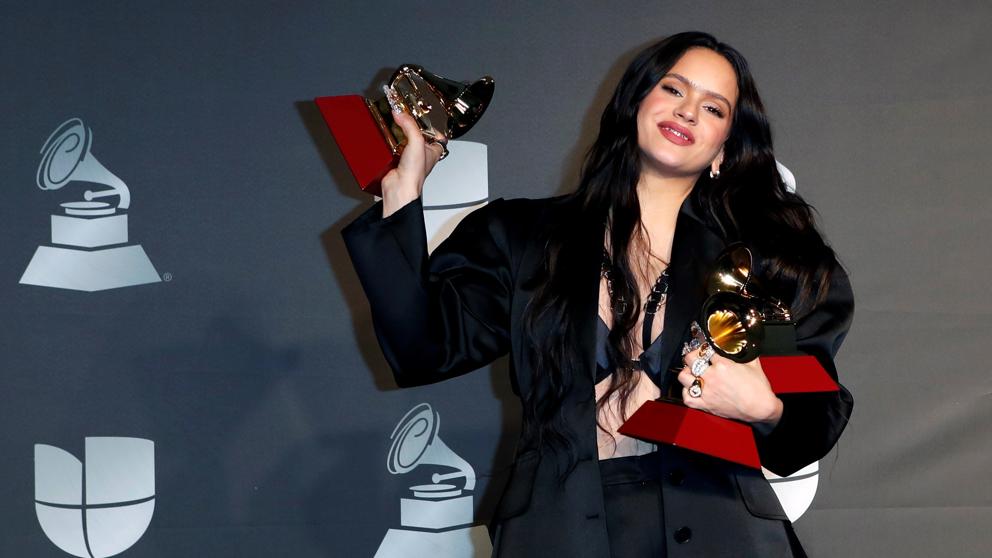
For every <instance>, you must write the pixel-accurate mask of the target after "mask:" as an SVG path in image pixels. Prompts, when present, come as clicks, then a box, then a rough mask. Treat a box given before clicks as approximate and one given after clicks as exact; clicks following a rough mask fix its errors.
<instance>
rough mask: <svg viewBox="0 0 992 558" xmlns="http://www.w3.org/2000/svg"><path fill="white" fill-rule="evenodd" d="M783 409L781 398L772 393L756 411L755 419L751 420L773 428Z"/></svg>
mask: <svg viewBox="0 0 992 558" xmlns="http://www.w3.org/2000/svg"><path fill="white" fill-rule="evenodd" d="M783 409H784V405H783V404H782V400H781V399H779V398H778V397H777V396H775V395H774V394H773V395H772V398H771V400H769V401H768V403H767V404H766V405H764V406H762V409H760V410H759V411H758V413H757V414H756V417H755V418H756V420H754V421H753V422H757V423H761V424H763V425H767V426H769V427H771V428H775V426H777V425H778V421H779V420H780V419H781V418H782V410H783Z"/></svg>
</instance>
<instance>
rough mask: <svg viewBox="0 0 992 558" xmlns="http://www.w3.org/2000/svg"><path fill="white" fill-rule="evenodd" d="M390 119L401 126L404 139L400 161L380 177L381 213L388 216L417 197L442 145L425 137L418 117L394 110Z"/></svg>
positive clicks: (439, 156) (441, 149)
mask: <svg viewBox="0 0 992 558" xmlns="http://www.w3.org/2000/svg"><path fill="white" fill-rule="evenodd" d="M393 120H394V121H395V122H396V123H397V124H399V126H400V128H402V129H403V134H405V135H406V138H407V140H406V141H407V143H406V146H404V148H403V154H402V155H400V164H399V165H398V166H397V167H396V168H395V169H392V170H390V171H389V172H388V173H386V176H384V177H382V216H383V217H389V216H390V215H392V214H393V213H394V212H396V211H397V210H398V209H400V208H401V207H403V206H405V205H406V204H408V203H410V202H412V201H413V200H415V199H417V198H419V197H420V194H421V193H422V192H423V190H424V180H426V179H427V175H428V174H430V172H431V169H433V168H434V165H435V164H437V162H438V160H440V158H441V154H442V153H443V152H444V148H443V147H441V145H439V144H437V143H434V142H430V143H429V142H427V141H426V140H425V139H424V135H423V133H421V131H420V127H419V126H417V121H416V120H414V118H413V116H411V115H410V114H408V113H406V112H402V113H395V112H394V113H393ZM442 141H446V140H443V139H442Z"/></svg>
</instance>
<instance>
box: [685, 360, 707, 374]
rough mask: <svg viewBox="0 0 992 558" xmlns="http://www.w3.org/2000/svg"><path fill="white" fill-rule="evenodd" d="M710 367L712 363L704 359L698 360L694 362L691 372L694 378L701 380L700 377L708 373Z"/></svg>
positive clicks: (690, 368)
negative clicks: (707, 369)
mask: <svg viewBox="0 0 992 558" xmlns="http://www.w3.org/2000/svg"><path fill="white" fill-rule="evenodd" d="M709 365H710V361H708V360H706V359H704V358H697V359H696V360H694V361H692V366H690V367H689V371H690V372H692V375H693V376H695V377H696V378H699V377H700V376H702V375H703V373H704V372H706V368H707V367H708V366H709Z"/></svg>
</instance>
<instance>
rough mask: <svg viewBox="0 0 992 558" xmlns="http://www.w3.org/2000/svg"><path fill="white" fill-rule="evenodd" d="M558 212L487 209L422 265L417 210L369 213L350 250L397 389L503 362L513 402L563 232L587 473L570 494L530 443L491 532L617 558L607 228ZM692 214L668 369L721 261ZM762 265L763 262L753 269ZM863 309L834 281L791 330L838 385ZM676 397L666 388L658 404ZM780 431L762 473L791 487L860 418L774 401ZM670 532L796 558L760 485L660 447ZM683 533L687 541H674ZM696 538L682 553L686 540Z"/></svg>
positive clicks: (696, 550)
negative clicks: (605, 405)
mask: <svg viewBox="0 0 992 558" xmlns="http://www.w3.org/2000/svg"><path fill="white" fill-rule="evenodd" d="M568 207H569V206H568V205H567V204H566V203H564V202H563V198H550V199H538V200H526V199H519V200H502V199H498V200H495V201H492V202H491V203H489V204H488V205H486V206H484V207H483V208H480V209H478V210H476V211H474V212H472V213H471V214H469V215H468V216H466V217H465V219H464V220H463V221H462V222H461V223H460V224H459V225H458V227H457V228H456V229H455V231H454V232H453V233H452V234H451V236H450V237H449V238H448V239H447V240H445V241H444V242H443V243H442V244H441V245H440V246H439V247H438V248H437V249H436V250H435V251H434V253H433V254H432V255H431V256H430V257H428V254H427V240H426V233H425V231H424V224H423V215H422V205H421V202H420V200H416V201H414V202H412V203H410V204H408V205H407V206H405V207H403V208H402V209H400V210H398V211H397V212H395V213H394V214H392V215H390V216H389V217H387V218H385V219H383V218H382V206H381V203H379V204H376V205H375V206H373V207H372V208H371V209H369V210H368V211H366V212H365V213H364V214H362V215H361V216H359V217H358V218H357V219H356V220H355V221H354V222H353V223H351V224H350V225H349V226H348V227H346V228H345V229H344V230H343V231H342V234H343V236H344V239H345V242H346V244H347V247H348V251H349V254H350V255H351V258H352V261H353V263H354V265H355V269H356V271H357V273H358V276H359V278H360V280H361V282H362V285H363V287H364V289H365V293H366V295H367V296H368V299H369V303H370V307H371V311H372V318H373V324H374V326H375V331H376V335H377V337H378V340H379V343H380V345H381V347H382V351H383V354H384V355H385V357H386V360H387V361H388V362H389V364H390V366H391V367H392V369H393V372H394V375H395V378H396V382H397V383H398V384H399V385H400V386H412V385H421V384H427V383H432V382H437V381H441V380H444V379H446V378H450V377H453V376H456V375H459V374H463V373H465V372H469V371H472V370H475V369H477V368H479V367H481V366H483V365H485V364H488V363H489V362H491V361H493V360H494V359H496V358H498V357H500V356H502V355H504V354H506V353H507V352H509V353H510V363H511V367H510V368H511V374H512V378H511V380H512V384H513V386H514V390H515V392H516V393H517V395H518V396H519V395H520V394H526V393H528V392H529V389H530V387H531V384H532V382H534V381H535V378H536V377H537V376H535V373H534V370H533V369H532V364H531V363H532V362H533V360H532V358H531V357H532V355H530V354H528V352H529V351H530V350H531V348H530V344H529V343H528V342H527V339H525V336H524V331H523V316H524V311H525V308H526V306H527V303H528V301H529V300H530V299H531V297H532V296H533V293H534V288H535V286H536V285H535V279H534V278H535V277H536V276H537V275H538V271H539V270H540V269H541V266H542V265H543V261H542V260H543V257H544V247H545V242H546V240H547V234H548V231H550V230H552V229H554V228H555V227H569V228H570V229H571V230H569V237H568V238H572V239H573V240H572V241H571V242H569V243H568V244H567V247H566V250H565V252H566V254H570V256H567V255H566V256H563V257H565V258H566V259H568V260H569V262H570V263H569V265H570V266H571V270H570V273H572V274H573V275H574V281H572V282H571V284H570V288H572V289H574V292H572V293H570V294H571V295H572V298H571V300H573V301H578V304H577V305H576V310H575V311H576V312H579V313H581V316H583V317H585V318H586V319H581V320H576V322H577V323H579V324H581V325H579V326H577V327H576V329H575V331H573V332H572V333H573V334H574V335H575V336H577V339H578V341H579V342H578V343H576V344H575V346H576V347H582V348H584V350H583V352H582V354H580V355H576V356H578V357H579V361H580V362H582V363H584V364H585V368H586V370H585V373H582V374H578V375H577V376H576V377H575V378H573V379H572V386H571V389H570V390H569V392H568V394H567V395H566V399H565V401H564V403H563V405H562V413H563V415H564V419H565V421H566V424H568V425H569V426H570V427H571V428H572V430H573V431H574V432H575V433H576V435H577V448H576V449H577V453H578V458H579V461H578V464H577V465H576V466H575V468H574V469H573V470H572V472H571V473H570V474H569V475H568V477H567V478H565V479H564V481H562V482H559V479H558V477H557V471H558V470H560V469H561V468H562V466H563V464H564V461H563V458H562V457H561V456H559V455H558V454H556V453H554V452H549V451H545V450H542V449H541V448H538V447H537V446H536V444H535V443H534V442H533V440H529V439H526V438H523V439H521V440H520V442H519V444H518V447H517V456H516V459H515V461H514V464H513V469H512V472H511V475H510V479H509V481H508V483H507V486H506V488H505V490H504V493H503V496H502V498H501V499H500V502H499V504H498V506H497V509H496V512H495V515H494V517H493V524H494V527H495V539H496V540H495V544H494V552H493V554H494V556H500V557H502V556H509V557H514V558H517V557H529V556H541V557H546V556H589V557H605V556H609V554H610V553H609V543H608V539H607V532H606V522H605V517H604V516H605V511H604V506H603V493H602V488H601V481H600V474H599V461H598V452H597V444H596V416H595V401H594V386H593V377H594V374H595V370H596V368H595V340H596V323H597V322H596V316H597V304H598V293H599V280H600V278H599V265H600V255H601V252H602V239H603V233H604V230H603V225H602V224H600V225H598V226H595V225H588V224H581V223H578V222H577V221H576V219H575V216H574V215H572V214H571V212H570V210H569V209H568ZM724 245H725V244H724V242H723V240H722V239H721V238H720V237H719V236H718V235H717V234H716V233H714V232H713V231H712V230H710V229H709V228H708V227H707V226H706V225H705V224H704V222H703V221H702V220H701V219H700V218H699V217H698V216H697V215H696V213H695V211H694V210H693V208H692V207H691V203H690V202H689V201H688V200H687V201H686V203H685V204H683V207H682V208H681V210H680V213H679V216H678V220H677V223H676V230H675V237H674V241H673V247H672V258H671V260H672V261H671V266H670V284H669V297H668V307H667V309H666V312H665V324H664V330H663V333H662V335H663V338H662V341H661V343H662V349H661V350H662V360H661V362H662V363H667V364H668V365H669V367H671V366H674V365H676V364H677V362H678V360H679V359H681V352H680V347H681V345H682V343H683V342H684V341H685V340H686V339H687V336H688V326H689V324H690V322H691V321H692V320H693V319H694V318H695V316H696V314H697V313H698V312H699V308H700V305H701V303H702V301H703V298H704V295H705V293H704V290H703V285H704V277H705V274H706V273H708V272H709V269H710V267H711V264H712V263H713V260H714V259H715V258H716V256H717V255H718V254H719V253H720V251H721V250H722V249H723V247H724ZM759 265H760V262H759ZM853 310H854V304H853V295H852V293H851V288H850V284H849V283H848V280H847V275H846V274H845V273H844V271H843V270H842V269H840V268H838V269H836V270H835V273H834V278H833V280H832V283H831V285H830V287H829V291H828V297H827V300H826V301H825V302H824V303H822V304H820V305H819V306H817V307H816V308H815V309H814V310H813V311H812V312H810V313H808V314H807V315H806V316H803V317H800V319H799V321H798V324H797V333H798V341H799V348H800V349H801V350H803V351H805V352H808V353H810V354H813V355H815V356H816V357H818V358H819V360H820V361H821V362H822V363H823V365H824V367H825V368H826V369H827V370H828V371H829V372H830V373H831V374H833V375H834V377H835V378H836V370H835V368H834V366H833V357H834V355H835V353H836V351H837V348H838V347H839V346H840V343H841V342H842V341H843V339H844V336H845V335H846V333H847V331H848V328H849V326H850V322H851V318H852V315H853ZM671 382H674V377H673V376H672V375H670V376H668V377H667V378H666V379H665V381H664V382H663V383H664V384H666V385H663V386H662V388H663V389H665V388H666V387H667V384H670V383H671ZM781 398H782V400H783V402H784V411H783V414H782V418H781V420H780V421H779V424H778V425H777V426H776V428H775V429H774V430H773V431H771V432H770V433H767V434H765V435H761V434H758V433H756V438H757V440H758V449H759V455H760V457H761V461H762V464H763V465H764V466H765V467H766V468H768V469H770V470H771V471H773V472H775V473H777V474H779V475H788V474H791V473H792V472H795V471H797V470H798V469H800V468H802V467H803V466H805V465H807V464H809V463H812V462H814V461H816V460H818V459H820V458H821V457H823V456H824V455H825V454H826V453H827V452H828V451H829V450H830V448H832V447H833V445H834V444H835V443H836V441H837V439H838V438H839V436H840V434H841V432H842V431H843V429H844V427H845V426H846V424H847V420H848V417H849V416H850V414H851V409H852V404H853V401H852V398H851V395H850V393H849V392H848V391H847V390H846V389H843V388H841V390H840V392H838V393H827V394H795V395H784V396H781ZM659 451H661V452H662V454H663V459H662V462H663V465H662V467H663V469H664V470H663V474H664V475H665V477H664V478H666V479H668V481H667V482H664V483H663V487H662V493H663V501H664V522H665V529H666V531H667V533H666V541H667V543H668V555H669V556H673V557H676V556H734V557H738V558H740V557H748V556H754V557H756V558H757V557H762V558H763V557H766V556H793V555H802V549H801V548H799V547H798V543H796V542H795V538H794V534H793V533H792V529H791V525H790V524H789V523H788V520H787V517H786V516H785V514H784V512H783V511H782V508H781V505H780V504H779V502H778V499H777V498H776V496H775V494H774V492H773V491H772V489H771V486H770V485H769V484H768V482H767V481H766V480H765V479H764V477H763V476H762V475H761V473H760V472H759V471H755V470H752V469H749V468H746V467H742V466H738V465H734V464H731V463H727V462H723V461H720V460H716V459H712V458H708V457H706V456H702V455H699V454H695V453H693V452H689V451H687V450H682V449H681V448H675V447H662V448H660V450H659ZM678 530H681V531H680V537H679V540H678V541H676V539H675V537H674V536H673V534H674V533H675V532H676V531H678ZM686 534H688V535H689V539H688V540H684V539H685V535H686Z"/></svg>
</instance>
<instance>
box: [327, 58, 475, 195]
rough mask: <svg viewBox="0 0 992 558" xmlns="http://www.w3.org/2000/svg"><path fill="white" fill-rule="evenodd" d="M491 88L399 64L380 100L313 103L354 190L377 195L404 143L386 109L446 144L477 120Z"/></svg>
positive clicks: (346, 97)
mask: <svg viewBox="0 0 992 558" xmlns="http://www.w3.org/2000/svg"><path fill="white" fill-rule="evenodd" d="M494 88H495V85H494V82H493V78H491V77H489V76H483V77H482V78H480V79H478V80H476V81H474V82H471V83H469V82H461V81H455V80H451V79H447V78H444V77H441V76H439V75H437V74H434V73H431V72H429V71H427V70H425V69H424V68H423V67H421V66H417V65H415V64H404V65H402V66H400V67H399V68H398V69H397V70H396V71H395V72H394V73H393V75H392V77H391V78H389V83H388V84H386V85H385V86H383V92H384V93H385V95H383V96H382V97H376V98H372V99H366V98H364V97H362V96H361V95H340V96H333V97H318V98H316V99H315V102H316V103H317V107H318V108H319V109H320V112H321V115H322V116H323V117H324V121H325V122H326V123H327V126H328V127H329V128H330V129H331V133H332V134H333V135H334V139H335V140H336V141H337V143H338V146H339V147H340V148H341V153H342V154H343V155H344V158H345V161H346V162H347V163H348V167H349V168H350V169H351V172H352V174H353V175H354V176H355V179H356V180H357V181H358V184H359V186H361V188H362V190H364V191H366V192H369V193H372V194H377V195H379V194H380V193H381V190H380V184H379V181H380V180H382V177H383V176H385V174H386V173H387V172H389V170H390V169H393V168H395V167H396V165H397V164H398V163H399V158H400V154H401V153H402V152H403V146H404V145H405V144H406V137H405V136H404V135H403V131H402V130H401V129H400V127H399V126H398V125H397V124H396V123H395V122H394V121H393V114H392V110H391V108H392V107H391V106H390V105H394V106H396V107H398V108H399V109H401V110H403V111H404V112H408V113H410V114H411V115H413V117H414V118H415V119H416V120H417V124H418V125H419V126H420V130H421V132H422V133H423V135H424V138H425V139H426V140H427V141H437V140H439V139H440V137H441V136H444V138H445V140H451V139H455V138H458V137H460V136H462V135H463V134H465V132H467V131H468V130H469V129H470V128H471V127H472V126H474V125H475V123H476V122H478V120H479V118H481V117H482V113H483V112H485V110H486V108H487V107H488V106H489V103H490V101H491V100H492V97H493V91H494Z"/></svg>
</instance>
